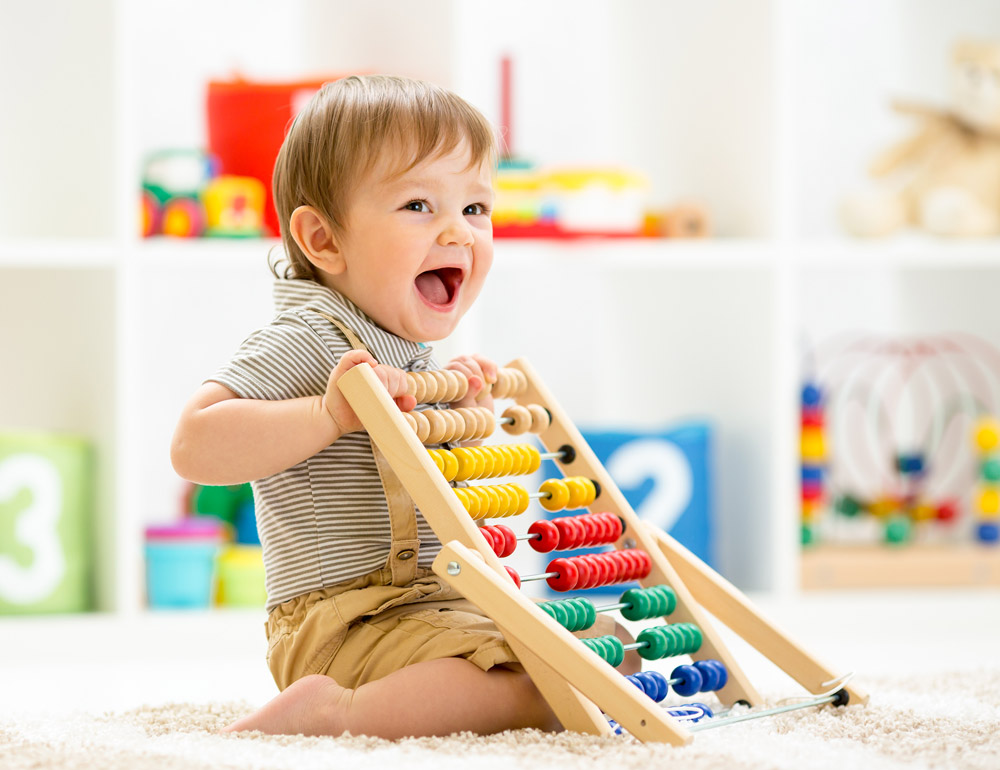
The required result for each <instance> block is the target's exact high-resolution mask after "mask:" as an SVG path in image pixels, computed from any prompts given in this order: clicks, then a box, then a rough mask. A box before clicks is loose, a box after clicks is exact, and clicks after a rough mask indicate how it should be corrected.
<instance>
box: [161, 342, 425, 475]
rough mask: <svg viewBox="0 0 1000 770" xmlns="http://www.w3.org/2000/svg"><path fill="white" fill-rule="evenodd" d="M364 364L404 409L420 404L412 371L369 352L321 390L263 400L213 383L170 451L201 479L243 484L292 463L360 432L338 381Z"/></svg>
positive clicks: (343, 363)
mask: <svg viewBox="0 0 1000 770" xmlns="http://www.w3.org/2000/svg"><path fill="white" fill-rule="evenodd" d="M358 364H369V365H371V366H372V367H373V368H374V369H375V374H376V375H377V376H378V378H379V380H381V382H382V384H383V385H385V388H386V390H387V391H388V392H389V395H390V396H392V397H393V398H394V399H395V400H396V403H397V404H398V405H399V408H400V409H403V410H409V409H412V408H413V407H414V405H415V403H414V399H413V396H408V395H406V384H407V383H406V374H405V373H404V372H403V371H402V370H400V369H395V368H393V367H390V366H382V365H379V364H376V363H375V359H374V358H372V356H371V354H369V353H367V352H364V351H350V352H348V353H346V354H345V355H344V356H343V357H341V359H340V361H339V362H338V363H337V366H336V368H334V370H333V372H332V373H331V374H330V380H329V382H328V383H327V388H326V393H324V394H323V395H322V396H307V397H304V398H292V399H287V400H284V401H262V400H256V399H248V398H239V397H238V396H237V395H236V394H235V393H233V392H232V391H231V390H229V388H227V387H225V386H223V385H220V384H219V383H217V382H208V383H205V384H204V385H202V386H201V387H200V388H199V389H198V390H197V391H196V392H195V394H194V396H193V397H192V398H191V400H190V401H189V402H188V404H187V405H186V406H185V407H184V411H183V412H182V413H181V418H180V421H179V422H178V425H177V429H176V431H175V432H174V438H173V442H172V444H171V449H170V459H171V462H172V463H173V466H174V470H176V471H177V473H178V474H179V475H180V476H181V477H183V478H185V479H188V480H189V481H193V482H195V483H198V484H206V485H224V484H242V483H244V482H247V481H253V480H255V479H260V478H264V477H266V476H271V475H273V474H275V473H278V472H280V471H283V470H285V469H287V468H291V467H292V466H293V465H297V464H298V463H300V462H302V461H303V460H306V459H308V458H310V457H312V456H313V455H315V454H316V453H317V452H319V451H321V450H322V449H324V448H326V447H328V446H329V445H330V444H332V443H333V442H334V441H336V440H337V439H339V438H340V437H341V436H343V435H344V434H345V433H352V432H354V431H357V430H361V423H360V421H359V420H358V418H357V415H355V414H354V410H352V409H351V407H350V405H349V404H348V403H347V401H346V400H345V399H344V396H343V394H342V393H341V392H340V388H338V387H337V384H336V383H337V380H339V379H340V377H341V376H343V374H344V373H345V372H346V371H348V370H349V369H351V368H352V367H354V366H357V365H358Z"/></svg>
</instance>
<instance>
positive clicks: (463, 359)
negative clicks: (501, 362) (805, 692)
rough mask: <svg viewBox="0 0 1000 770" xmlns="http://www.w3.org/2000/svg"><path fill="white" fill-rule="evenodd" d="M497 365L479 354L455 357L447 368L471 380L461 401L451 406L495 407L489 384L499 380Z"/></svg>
mask: <svg viewBox="0 0 1000 770" xmlns="http://www.w3.org/2000/svg"><path fill="white" fill-rule="evenodd" d="M497 368H498V367H497V365H496V364H495V363H494V362H493V361H491V360H490V359H488V358H483V357H482V356H479V355H471V356H459V357H458V358H453V359H452V360H451V361H449V362H448V365H447V366H445V369H452V370H453V371H456V372H459V373H460V374H464V375H465V378H466V379H467V380H468V381H469V390H468V392H467V393H466V394H465V396H464V397H463V398H462V400H460V401H456V402H455V403H453V404H452V405H451V406H452V407H454V408H458V407H461V406H485V407H487V408H488V409H493V396H492V395H491V393H490V388H489V386H491V385H493V384H494V383H495V382H496V381H497Z"/></svg>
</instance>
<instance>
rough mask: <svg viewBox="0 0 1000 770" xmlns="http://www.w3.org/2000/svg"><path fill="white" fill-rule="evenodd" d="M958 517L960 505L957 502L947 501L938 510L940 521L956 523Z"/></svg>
mask: <svg viewBox="0 0 1000 770" xmlns="http://www.w3.org/2000/svg"><path fill="white" fill-rule="evenodd" d="M957 517H958V503H957V502H956V501H955V500H945V501H944V502H943V503H941V504H940V505H939V506H938V508H937V518H938V521H954V520H955V519H956V518H957Z"/></svg>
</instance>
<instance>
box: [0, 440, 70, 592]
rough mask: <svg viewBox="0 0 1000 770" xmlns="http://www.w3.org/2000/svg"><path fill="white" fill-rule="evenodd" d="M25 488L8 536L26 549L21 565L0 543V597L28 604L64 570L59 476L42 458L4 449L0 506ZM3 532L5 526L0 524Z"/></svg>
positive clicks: (52, 587) (57, 580)
mask: <svg viewBox="0 0 1000 770" xmlns="http://www.w3.org/2000/svg"><path fill="white" fill-rule="evenodd" d="M23 489H27V490H28V492H29V494H30V495H31V500H30V502H29V503H28V505H27V507H25V508H22V509H21V510H20V511H17V512H15V513H14V516H15V521H14V526H13V528H12V529H13V532H14V539H15V540H16V541H17V542H18V543H19V544H20V545H22V546H25V547H27V548H29V549H31V552H32V559H31V563H30V564H28V565H26V566H24V565H22V564H20V563H19V562H18V561H17V560H15V559H14V558H12V557H11V556H10V555H9V554H8V553H4V551H5V550H7V549H5V548H4V547H3V544H2V543H0V597H2V598H3V599H5V600H6V601H8V602H11V603H13V604H32V603H34V602H37V601H40V600H41V599H44V598H45V597H47V596H48V595H49V594H51V593H52V592H53V591H54V590H55V589H56V588H57V587H58V586H59V583H60V582H61V581H62V579H63V576H64V575H65V573H66V558H65V554H64V553H63V548H62V543H61V542H60V539H59V529H58V527H59V514H60V512H61V511H62V502H63V500H62V497H63V490H62V479H61V478H60V476H59V472H58V470H56V468H55V466H53V465H52V463H51V462H49V461H48V460H47V459H45V458H44V457H42V456H40V455H35V454H16V455H10V456H9V457H7V458H5V459H4V460H0V506H3V505H4V504H5V503H7V502H11V501H13V498H14V496H15V495H17V494H18V492H20V491H21V490H23ZM5 529H6V531H7V532H10V531H11V528H5Z"/></svg>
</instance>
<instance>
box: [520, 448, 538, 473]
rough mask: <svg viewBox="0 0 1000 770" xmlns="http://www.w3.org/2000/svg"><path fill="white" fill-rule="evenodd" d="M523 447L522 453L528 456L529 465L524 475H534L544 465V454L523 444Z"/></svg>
mask: <svg viewBox="0 0 1000 770" xmlns="http://www.w3.org/2000/svg"><path fill="white" fill-rule="evenodd" d="M521 447H522V449H521V451H522V452H523V453H524V454H526V455H527V456H528V464H527V466H526V467H525V469H524V470H523V471H522V473H525V474H528V473H534V472H535V471H537V470H538V469H539V468H540V467H541V465H542V453H541V452H539V451H538V450H537V449H536V448H535V447H533V446H530V445H528V444H522V445H521Z"/></svg>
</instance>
